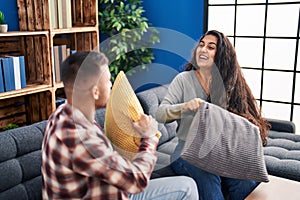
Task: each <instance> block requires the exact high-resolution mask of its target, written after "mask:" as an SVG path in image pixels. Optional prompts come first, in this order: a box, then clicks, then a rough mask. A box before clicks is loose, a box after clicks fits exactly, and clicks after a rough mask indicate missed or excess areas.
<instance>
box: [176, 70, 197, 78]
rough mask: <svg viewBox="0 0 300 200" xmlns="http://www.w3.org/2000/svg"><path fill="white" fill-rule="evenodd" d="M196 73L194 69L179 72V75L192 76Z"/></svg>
mask: <svg viewBox="0 0 300 200" xmlns="http://www.w3.org/2000/svg"><path fill="white" fill-rule="evenodd" d="M194 74H195V72H194V70H190V71H182V72H180V73H179V74H177V77H185V78H186V77H192V76H193V75H194Z"/></svg>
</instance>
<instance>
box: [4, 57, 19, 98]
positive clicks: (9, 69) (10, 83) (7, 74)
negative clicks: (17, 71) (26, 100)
mask: <svg viewBox="0 0 300 200" xmlns="http://www.w3.org/2000/svg"><path fill="white" fill-rule="evenodd" d="M1 61H2V69H3V78H4V88H5V92H9V91H12V90H15V89H16V86H15V80H14V79H15V75H14V66H13V65H14V64H13V57H3V58H2V60H1Z"/></svg>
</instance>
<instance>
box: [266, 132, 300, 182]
mask: <svg viewBox="0 0 300 200" xmlns="http://www.w3.org/2000/svg"><path fill="white" fill-rule="evenodd" d="M264 155H265V162H266V165H267V170H268V173H269V174H271V175H274V176H280V177H284V178H288V179H292V180H296V181H300V135H295V134H291V133H286V132H278V131H273V130H271V131H270V133H269V137H268V143H267V146H266V147H264Z"/></svg>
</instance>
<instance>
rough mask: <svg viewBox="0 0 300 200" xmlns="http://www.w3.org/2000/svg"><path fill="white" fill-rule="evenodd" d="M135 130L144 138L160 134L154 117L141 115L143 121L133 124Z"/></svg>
mask: <svg viewBox="0 0 300 200" xmlns="http://www.w3.org/2000/svg"><path fill="white" fill-rule="evenodd" d="M133 128H134V129H135V130H136V131H137V132H139V133H140V134H141V136H142V137H152V136H154V135H155V134H156V133H157V132H158V123H157V121H156V120H155V119H153V117H152V116H150V115H146V114H141V119H140V120H139V121H137V122H133Z"/></svg>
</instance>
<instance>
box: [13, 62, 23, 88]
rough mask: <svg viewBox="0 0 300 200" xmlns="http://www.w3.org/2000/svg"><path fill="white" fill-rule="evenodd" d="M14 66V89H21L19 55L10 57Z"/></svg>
mask: <svg viewBox="0 0 300 200" xmlns="http://www.w3.org/2000/svg"><path fill="white" fill-rule="evenodd" d="M12 59H13V68H14V81H15V90H18V89H21V75H20V62H19V57H12Z"/></svg>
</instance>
